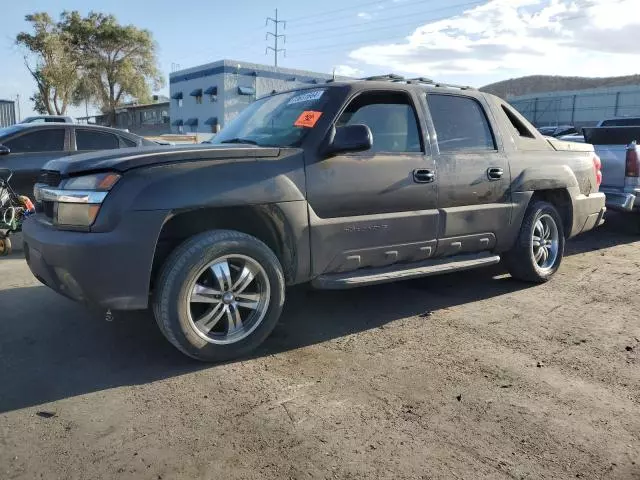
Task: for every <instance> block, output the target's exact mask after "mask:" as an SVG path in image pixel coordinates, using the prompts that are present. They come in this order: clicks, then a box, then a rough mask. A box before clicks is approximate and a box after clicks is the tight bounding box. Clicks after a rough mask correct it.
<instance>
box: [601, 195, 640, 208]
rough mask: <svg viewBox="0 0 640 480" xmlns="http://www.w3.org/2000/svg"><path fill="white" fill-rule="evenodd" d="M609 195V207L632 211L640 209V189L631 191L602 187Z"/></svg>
mask: <svg viewBox="0 0 640 480" xmlns="http://www.w3.org/2000/svg"><path fill="white" fill-rule="evenodd" d="M601 191H602V192H603V193H604V194H605V195H606V196H607V208H610V209H611V210H617V211H619V212H632V211H634V210H638V209H640V201H639V200H638V197H639V196H640V189H634V190H631V191H623V190H613V189H601Z"/></svg>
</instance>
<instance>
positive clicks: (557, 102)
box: [507, 85, 640, 127]
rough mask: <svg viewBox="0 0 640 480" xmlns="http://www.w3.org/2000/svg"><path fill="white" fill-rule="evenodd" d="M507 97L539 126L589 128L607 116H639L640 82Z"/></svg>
mask: <svg viewBox="0 0 640 480" xmlns="http://www.w3.org/2000/svg"><path fill="white" fill-rule="evenodd" d="M507 100H508V101H509V102H510V103H511V104H512V105H513V106H514V107H515V108H516V109H517V110H518V111H519V112H520V113H522V114H523V115H524V116H525V117H526V118H527V119H528V120H529V121H530V122H531V123H533V124H534V125H535V126H536V127H544V126H550V125H574V126H576V127H588V126H592V125H595V124H596V123H597V122H599V121H600V120H604V119H606V118H617V117H640V85H629V86H623V87H604V88H592V89H588V90H572V91H564V92H549V93H537V94H532V95H524V96H520V97H509V98H507Z"/></svg>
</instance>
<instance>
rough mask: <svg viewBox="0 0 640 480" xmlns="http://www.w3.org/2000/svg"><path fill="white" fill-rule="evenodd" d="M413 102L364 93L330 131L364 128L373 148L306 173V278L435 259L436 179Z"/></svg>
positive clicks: (391, 94)
mask: <svg viewBox="0 0 640 480" xmlns="http://www.w3.org/2000/svg"><path fill="white" fill-rule="evenodd" d="M419 118H420V117H419V116H418V110H417V109H416V107H415V102H414V99H413V98H412V97H411V96H409V94H407V93H406V92H401V91H374V92H371V91H370V92H363V93H360V94H359V95H357V96H356V97H355V98H352V99H351V100H350V103H349V104H348V106H347V108H346V109H345V110H344V111H343V112H342V113H341V114H340V115H339V117H338V120H337V122H336V128H339V127H340V126H343V125H355V124H365V125H367V126H368V127H369V128H370V129H371V132H372V135H373V148H371V149H370V150H368V151H365V152H359V153H345V154H338V155H336V156H333V157H330V158H324V159H319V160H318V161H316V162H314V163H312V164H310V165H307V170H306V173H307V200H308V208H309V218H310V226H311V248H312V252H313V255H312V273H313V274H314V275H320V274H324V273H334V272H346V271H351V270H357V269H359V268H366V267H382V266H388V265H393V264H395V263H400V262H414V261H420V260H424V259H427V258H429V257H430V256H431V255H433V254H434V253H435V247H436V241H437V231H438V210H437V190H436V183H437V182H436V171H435V163H434V160H433V157H432V156H431V155H430V154H429V152H428V151H427V148H426V147H427V143H426V142H425V139H424V135H423V132H422V131H421V128H420V125H421V122H420V121H419Z"/></svg>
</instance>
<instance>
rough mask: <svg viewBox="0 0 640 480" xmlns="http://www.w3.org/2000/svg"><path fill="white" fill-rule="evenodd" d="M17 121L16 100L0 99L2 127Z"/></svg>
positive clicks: (0, 125) (0, 121) (0, 122)
mask: <svg viewBox="0 0 640 480" xmlns="http://www.w3.org/2000/svg"><path fill="white" fill-rule="evenodd" d="M14 123H16V102H14V101H13V100H0V128H1V127H8V126H9V125H13V124H14Z"/></svg>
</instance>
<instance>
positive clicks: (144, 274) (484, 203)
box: [24, 77, 605, 361]
mask: <svg viewBox="0 0 640 480" xmlns="http://www.w3.org/2000/svg"><path fill="white" fill-rule="evenodd" d="M391 80H393V81H391ZM213 143H214V145H208V146H200V147H182V148H173V149H170V150H169V149H161V148H151V149H142V150H140V149H137V150H133V149H132V150H119V151H114V152H102V153H98V154H96V153H94V154H85V155H79V156H76V157H75V158H74V159H73V160H69V159H59V160H54V161H52V162H50V163H48V164H47V165H46V167H45V170H44V171H43V173H42V176H41V179H40V183H39V184H38V185H37V187H36V200H37V202H38V205H39V208H40V213H38V214H37V215H35V216H33V217H31V218H29V219H28V220H27V221H26V222H25V224H24V242H25V245H24V247H25V256H26V259H27V262H28V263H29V266H30V268H31V270H32V272H33V273H34V274H35V276H36V277H37V278H38V279H40V280H41V281H42V282H43V283H45V284H46V285H48V286H50V287H51V288H53V289H55V290H57V291H58V292H60V293H62V294H63V295H66V296H68V297H70V298H72V299H75V300H77V301H82V302H86V303H89V304H94V305H98V306H100V307H102V308H104V309H114V310H121V309H124V310H127V309H146V308H148V307H149V306H151V307H152V308H153V311H154V314H155V317H156V319H157V322H158V325H159V327H160V329H161V330H162V332H163V333H164V335H165V336H166V337H167V339H168V340H169V341H170V342H171V343H172V344H173V345H175V346H176V347H177V348H178V349H180V350H181V351H182V352H184V353H185V354H187V355H190V356H192V357H194V358H197V359H200V360H208V361H216V360H223V359H229V358H233V357H237V356H241V355H244V354H246V353H247V352H249V351H250V350H251V349H253V348H255V347H256V346H257V345H259V344H260V343H261V342H262V341H263V340H264V339H265V338H266V337H267V336H268V335H269V333H270V332H271V330H272V329H273V327H274V326H275V324H276V322H277V320H278V317H279V316H280V313H281V310H282V306H283V304H284V299H285V287H286V286H287V285H293V284H299V283H305V282H308V283H311V285H313V286H315V287H316V288H321V289H345V288H351V287H358V286H364V285H373V284H379V283H383V282H391V281H396V280H405V279H411V278H416V277H420V276H426V275H434V274H439V273H445V272H451V271H456V270H464V269H470V268H474V267H482V266H486V265H492V264H496V263H498V262H499V261H500V260H501V259H503V260H504V261H505V264H506V266H507V267H508V269H509V271H510V272H511V274H512V275H513V276H514V277H515V278H518V279H521V280H525V281H531V282H544V281H546V280H548V279H549V278H550V277H551V276H552V275H553V274H554V272H555V271H556V270H557V269H558V267H559V265H560V262H561V259H562V256H563V252H564V244H565V239H567V238H570V237H572V236H574V235H577V234H579V233H580V232H584V231H586V230H590V229H592V228H594V227H595V226H597V225H599V224H600V223H601V222H602V217H603V214H604V212H605V207H604V204H605V198H604V195H602V194H601V193H599V192H598V187H599V180H600V178H601V177H600V173H599V168H600V164H599V160H598V158H597V156H596V155H595V154H594V152H593V147H592V146H591V145H586V144H577V143H572V144H571V143H567V142H561V141H559V140H555V139H546V138H544V137H542V136H541V135H540V134H539V133H538V132H537V131H536V129H535V128H534V127H533V126H531V125H530V124H529V123H528V122H527V121H526V120H525V119H524V118H523V117H522V116H521V115H519V114H518V113H517V112H516V111H515V110H513V109H512V108H511V107H510V106H509V105H508V104H506V103H505V102H504V101H502V100H500V99H499V98H496V97H493V96H491V95H487V94H483V93H480V92H478V91H475V90H473V89H469V88H466V87H462V88H457V87H454V86H446V85H435V84H432V83H429V82H427V81H425V80H422V79H417V80H402V81H400V80H399V79H398V78H397V77H391V78H390V80H389V81H385V80H380V79H376V80H370V79H368V80H361V81H353V82H330V83H327V84H325V85H314V86H311V87H309V88H306V89H297V90H293V91H289V92H283V93H277V94H273V95H270V96H268V97H265V98H262V99H260V100H258V101H256V102H254V103H253V104H251V105H250V106H249V107H248V108H247V109H246V110H245V111H244V112H243V113H242V114H241V115H240V116H238V117H237V118H236V119H235V120H234V121H232V122H231V123H230V124H229V125H228V126H227V127H226V128H225V129H224V130H223V131H222V132H221V133H219V134H218V135H217V136H216V138H215V140H214V142H213ZM390 301H393V299H390ZM345 321H348V319H346V320H345Z"/></svg>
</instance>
